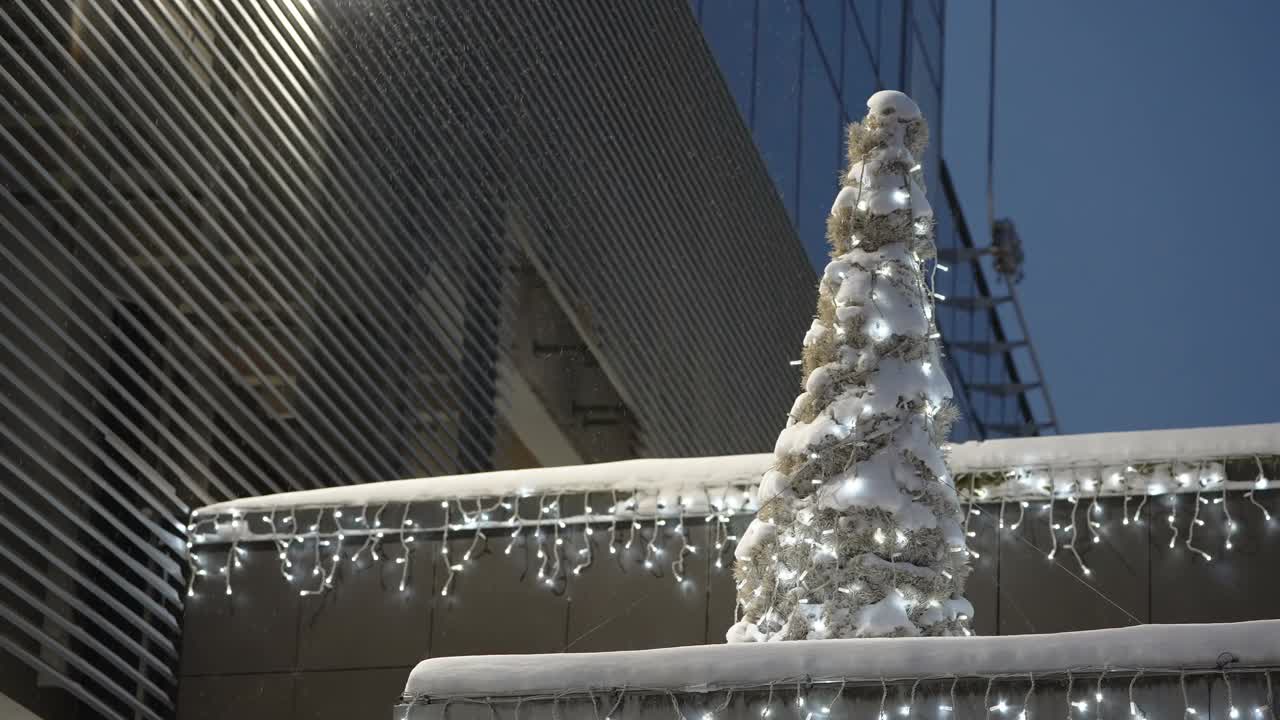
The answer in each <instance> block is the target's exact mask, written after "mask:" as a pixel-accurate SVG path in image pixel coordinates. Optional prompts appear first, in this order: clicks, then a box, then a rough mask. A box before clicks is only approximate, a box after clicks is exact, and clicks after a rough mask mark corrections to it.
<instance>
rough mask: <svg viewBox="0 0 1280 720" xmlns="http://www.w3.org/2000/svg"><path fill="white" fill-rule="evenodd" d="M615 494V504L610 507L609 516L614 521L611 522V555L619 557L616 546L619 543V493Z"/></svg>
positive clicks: (615, 491) (615, 492) (614, 492)
mask: <svg viewBox="0 0 1280 720" xmlns="http://www.w3.org/2000/svg"><path fill="white" fill-rule="evenodd" d="M612 492H613V504H612V505H610V506H609V514H610V515H611V516H612V519H611V520H610V521H609V554H610V555H617V554H618V548H617V547H615V545H616V544H617V542H618V491H617V490H614V491H612Z"/></svg>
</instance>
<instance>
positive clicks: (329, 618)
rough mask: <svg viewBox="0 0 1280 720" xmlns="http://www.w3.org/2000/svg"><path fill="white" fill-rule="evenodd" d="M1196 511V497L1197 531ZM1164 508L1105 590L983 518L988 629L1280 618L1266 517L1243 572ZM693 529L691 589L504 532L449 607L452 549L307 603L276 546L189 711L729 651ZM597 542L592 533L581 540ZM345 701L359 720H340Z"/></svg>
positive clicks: (197, 616)
mask: <svg viewBox="0 0 1280 720" xmlns="http://www.w3.org/2000/svg"><path fill="white" fill-rule="evenodd" d="M1190 499H1191V496H1182V497H1181V498H1180V502H1181V508H1182V510H1183V513H1184V514H1183V515H1182V523H1183V524H1185V523H1186V522H1187V521H1188V520H1189V516H1188V515H1187V514H1186V513H1187V512H1188V511H1189V507H1190V505H1189V501H1190ZM1259 499H1260V500H1261V502H1263V503H1264V504H1265V505H1267V507H1268V508H1271V509H1272V511H1273V514H1277V515H1280V513H1276V512H1275V510H1277V509H1280V507H1278V504H1280V492H1276V491H1271V492H1266V493H1259ZM1165 502H1166V501H1165V500H1157V501H1152V502H1150V503H1148V504H1147V506H1146V507H1145V508H1144V509H1143V522H1142V523H1140V524H1134V523H1131V524H1129V525H1127V526H1125V525H1121V524H1119V523H1118V522H1115V521H1112V522H1108V523H1106V524H1105V525H1104V527H1103V528H1102V530H1101V531H1100V532H1101V533H1102V538H1101V541H1100V542H1099V543H1097V544H1091V543H1090V544H1087V546H1086V545H1085V544H1082V545H1081V546H1080V548H1079V549H1080V551H1081V555H1082V557H1083V559H1084V561H1085V563H1086V564H1088V566H1089V567H1090V568H1091V569H1092V570H1093V576H1092V580H1091V581H1089V582H1084V581H1083V580H1078V579H1076V577H1073V574H1074V575H1079V574H1080V572H1079V569H1078V567H1077V566H1076V565H1075V561H1074V558H1072V557H1071V555H1070V553H1069V552H1067V551H1064V550H1060V551H1059V553H1058V555H1057V557H1056V561H1057V562H1051V561H1049V560H1048V559H1046V558H1045V556H1044V553H1045V552H1046V551H1047V549H1048V547H1049V540H1048V535H1047V530H1046V527H1047V518H1044V516H1043V515H1042V514H1041V515H1039V516H1038V517H1037V520H1038V521H1037V522H1024V523H1023V525H1022V526H1021V527H1019V529H1018V530H1017V531H1012V530H1005V531H1004V533H1003V535H1002V536H1001V537H1000V539H999V541H998V542H997V541H996V540H995V537H996V535H995V534H994V533H993V532H990V531H989V530H990V528H989V525H990V524H992V523H994V522H996V520H995V517H994V514H995V513H996V511H997V507H996V506H983V507H982V510H983V514H982V515H981V516H975V517H974V522H973V524H972V525H971V528H972V529H974V530H975V531H976V533H977V535H976V537H975V538H974V539H973V540H971V545H972V547H973V549H974V550H976V551H977V552H979V553H980V555H981V557H980V559H979V560H977V561H976V567H975V573H974V575H973V576H972V578H971V579H970V583H969V587H968V595H969V598H970V599H971V600H972V601H973V604H974V606H975V608H976V610H977V615H976V617H975V621H976V629H977V632H978V633H979V634H981V635H996V634H1000V635H1009V634H1025V633H1050V632H1063V631H1070V630H1086V629H1092V628H1104V627H1119V626H1124V625H1129V624H1135V623H1134V620H1133V619H1131V618H1130V617H1129V615H1130V614H1131V615H1132V616H1133V617H1134V618H1136V620H1137V621H1138V622H1142V623H1188V622H1230V621H1238V620H1254V619H1263V618H1275V617H1280V606H1278V605H1277V604H1276V602H1275V600H1274V598H1275V597H1276V596H1277V593H1280V580H1278V579H1277V576H1276V573H1275V572H1274V568H1275V567H1277V565H1278V564H1280V541H1277V533H1280V527H1277V525H1276V523H1275V522H1273V523H1271V524H1266V523H1264V522H1263V521H1262V518H1261V513H1260V512H1259V511H1258V510H1257V508H1255V507H1253V506H1252V505H1250V504H1249V503H1248V501H1247V500H1246V499H1244V498H1243V497H1241V496H1239V495H1232V496H1230V497H1229V498H1228V500H1227V502H1228V503H1229V504H1230V510H1231V513H1232V515H1233V516H1235V517H1236V518H1237V524H1238V526H1237V530H1236V533H1235V535H1234V538H1233V549H1232V550H1231V551H1230V555H1231V557H1230V560H1226V559H1220V560H1217V561H1215V562H1213V563H1205V562H1204V561H1203V560H1201V559H1200V558H1198V557H1196V556H1194V555H1192V554H1191V553H1190V552H1189V551H1187V550H1186V549H1185V547H1183V545H1182V544H1181V542H1179V544H1178V546H1177V547H1176V548H1175V549H1173V550H1170V549H1169V547H1168V542H1169V532H1168V528H1167V525H1166V524H1165V522H1164V518H1165V517H1166V515H1167V512H1168V510H1167V505H1166V504H1165ZM1101 504H1102V505H1103V517H1104V518H1107V517H1110V518H1114V517H1116V516H1118V513H1119V512H1120V510H1119V507H1120V501H1119V500H1115V501H1110V500H1108V501H1105V502H1103V503H1101ZM1133 507H1136V506H1131V512H1132V511H1133ZM1068 508H1069V505H1067V504H1066V503H1059V504H1058V508H1057V511H1058V512H1057V514H1055V519H1057V520H1058V521H1059V522H1060V523H1061V524H1063V525H1064V526H1065V525H1066V524H1067V523H1068V522H1069V520H1068V517H1067V513H1068ZM1041 512H1042V511H1040V510H1039V509H1032V510H1029V511H1028V515H1029V517H1030V515H1031V513H1041ZM1220 513H1221V509H1220V506H1214V509H1213V510H1206V511H1205V517H1206V519H1207V520H1208V522H1206V524H1205V525H1204V526H1203V527H1199V528H1198V529H1197V537H1199V538H1201V539H1202V540H1203V544H1202V545H1201V546H1202V547H1204V548H1208V549H1213V550H1220V549H1221V548H1222V547H1223V544H1224V537H1223V534H1222V527H1223V524H1222V523H1221V522H1218V514H1220ZM1153 519H1154V520H1155V522H1154V523H1153V522H1152V521H1153ZM745 522H746V518H739V523H740V524H745ZM689 529H690V541H691V543H692V544H694V545H695V546H697V547H698V548H699V554H697V555H695V556H692V557H690V558H689V559H688V561H687V570H688V578H687V580H688V582H687V583H686V584H683V585H678V584H677V583H676V582H675V581H674V580H673V579H672V578H671V577H670V576H669V574H667V571H666V569H665V564H664V565H663V566H662V567H661V568H655V571H658V570H661V571H662V576H660V577H655V576H653V575H652V574H651V571H649V570H646V569H645V568H644V567H643V565H642V562H643V553H642V552H641V551H640V550H639V543H637V545H636V546H633V548H632V550H631V551H629V552H626V553H622V552H620V553H619V554H618V555H616V556H610V555H608V552H607V548H606V546H605V543H606V542H607V541H606V537H607V533H603V532H596V533H595V535H594V536H593V537H594V547H595V550H596V556H595V557H596V561H595V564H594V565H593V566H592V567H590V568H588V569H586V570H584V571H583V572H582V574H581V575H579V576H571V577H570V579H569V580H568V582H567V583H566V585H565V587H564V591H563V593H559V594H557V593H553V592H551V591H549V590H547V589H546V588H545V587H544V586H542V585H541V584H540V583H539V582H538V581H537V577H536V573H537V568H538V562H539V561H538V559H537V558H536V557H535V555H534V549H533V547H532V546H530V545H529V544H527V543H523V542H522V543H520V544H517V545H516V547H515V548H513V551H512V553H511V554H510V555H508V554H505V553H504V550H505V549H506V547H507V542H508V541H509V538H507V537H506V536H505V535H500V536H498V537H496V538H491V539H490V540H489V543H488V546H487V548H486V550H485V551H484V552H483V553H481V554H480V555H479V556H477V557H476V558H475V561H474V562H473V564H472V565H471V566H469V567H468V568H467V569H466V571H465V572H464V573H463V574H460V575H458V576H457V577H455V579H454V585H453V588H452V590H451V592H450V594H449V596H448V597H442V596H441V595H440V594H439V591H440V588H441V586H442V583H443V580H444V573H443V572H442V570H443V566H442V565H441V563H440V560H439V558H440V557H441V556H440V542H439V540H438V539H437V540H433V541H428V542H421V543H418V548H417V550H416V552H415V553H414V555H413V563H414V564H413V566H412V568H411V570H412V573H411V584H410V590H409V592H406V593H403V594H401V593H399V592H397V586H398V583H399V578H400V575H399V566H397V565H395V564H394V563H385V564H381V565H377V566H370V565H369V564H368V562H367V557H366V562H365V564H364V566H363V569H357V570H354V571H351V570H346V571H344V572H343V576H342V577H341V578H340V580H339V582H338V584H337V586H336V588H335V589H334V590H332V591H330V592H329V593H328V594H326V595H324V596H313V597H300V596H299V595H298V589H299V585H298V584H296V583H295V584H293V585H290V584H288V583H286V582H285V580H284V579H283V578H282V577H281V575H280V571H279V560H278V558H277V556H276V552H275V551H274V549H271V548H265V547H260V548H254V549H252V550H251V551H250V553H249V555H248V556H247V557H246V558H245V565H244V567H243V568H242V569H240V570H238V571H237V572H236V574H235V576H234V580H235V593H234V594H233V595H231V596H229V597H228V596H226V595H225V594H223V593H222V592H221V590H222V586H221V584H220V582H221V581H220V580H218V579H210V580H209V581H208V585H207V586H205V589H203V590H202V591H201V592H200V594H199V595H198V596H197V597H196V598H194V599H192V600H191V601H190V602H189V605H188V609H187V614H186V620H185V626H184V642H183V653H182V656H183V660H182V677H181V681H180V684H181V689H182V691H181V693H180V698H179V717H181V718H183V719H184V720H185V719H187V718H201V719H204V718H224V717H225V718H232V717H235V718H241V719H247V718H257V717H263V718H266V717H271V718H277V719H278V718H287V717H294V718H313V717H315V718H319V717H377V718H384V717H387V713H389V712H390V708H391V707H392V705H393V704H394V702H395V700H396V697H397V695H398V693H399V692H400V690H401V689H402V688H403V684H404V681H405V679H406V678H407V676H408V673H409V670H410V669H411V668H412V667H413V666H414V665H415V664H416V663H417V662H418V661H420V660H423V659H425V658H428V657H438V656H445V655H460V654H492V653H545V652H566V651H568V652H590V651H603V650H632V649H644V648H654V647H668V646H677V645H696V644H701V643H719V642H723V637H724V632H725V630H726V629H728V627H729V625H730V624H731V623H732V622H733V600H734V587H733V579H732V575H731V571H730V569H729V567H728V566H726V567H725V568H724V569H717V568H715V567H714V565H713V563H714V558H713V557H712V556H709V555H708V554H707V553H706V550H705V548H706V547H707V540H706V538H707V532H706V528H705V527H703V526H701V525H698V526H694V525H693V524H692V523H691V524H690V528H689ZM739 529H741V528H739ZM645 532H646V533H647V532H648V527H647V526H646V530H645ZM1060 535H1061V536H1062V537H1067V536H1068V535H1067V534H1065V533H1060ZM1082 537H1087V535H1085V534H1083V533H1082ZM1183 537H1185V536H1183ZM581 542H582V538H581V535H580V534H579V533H578V532H577V531H575V532H574V533H573V535H572V541H571V542H567V543H566V546H570V545H571V546H574V547H577V546H580V544H581ZM469 543H470V537H467V536H463V537H458V538H456V539H451V540H450V548H451V553H452V557H454V558H457V557H460V555H461V553H462V552H464V551H465V550H466V547H467V545H469ZM1198 544H1199V543H1198ZM667 546H668V547H671V544H670V543H668V545H667ZM355 548H356V546H355V545H351V546H350V547H348V548H347V550H346V552H347V554H348V555H349V554H350V553H351V552H353V551H354V550H355ZM388 550H389V552H393V553H394V552H397V551H398V548H396V547H395V546H388ZM726 565H728V563H726ZM333 695H339V696H341V697H340V704H339V701H337V700H333V701H331V700H330V699H329V698H330V697H331V696H333ZM339 707H340V708H341V709H342V712H343V714H342V715H337V714H331V713H332V712H334V711H335V709H336V708H339Z"/></svg>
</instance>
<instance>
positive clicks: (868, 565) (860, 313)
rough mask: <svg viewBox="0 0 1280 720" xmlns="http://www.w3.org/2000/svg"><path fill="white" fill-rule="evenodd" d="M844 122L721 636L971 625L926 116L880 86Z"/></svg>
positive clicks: (865, 633) (838, 634)
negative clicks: (766, 462)
mask: <svg viewBox="0 0 1280 720" xmlns="http://www.w3.org/2000/svg"><path fill="white" fill-rule="evenodd" d="M867 107H868V108H869V112H868V113H867V116H866V118H864V119H863V120H862V122H860V123H855V124H853V125H851V126H850V127H849V163H850V164H849V170H848V173H847V174H846V175H845V176H844V179H843V182H842V185H843V187H842V188H841V190H840V193H839V195H838V196H837V197H836V201H835V204H834V205H833V206H832V209H831V216H830V218H829V220H828V224H827V237H828V240H829V241H830V243H831V247H832V260H831V262H830V263H829V264H828V265H827V267H826V270H825V271H824V272H823V274H822V278H821V281H820V284H819V288H818V313H817V318H816V319H815V320H814V321H813V325H812V327H811V328H810V329H809V332H808V334H807V335H806V336H805V339H804V359H803V362H802V364H803V373H804V391H803V392H801V393H800V396H799V397H797V398H796V401H795V404H794V405H793V406H792V408H791V412H790V417H789V419H788V421H787V426H786V429H784V430H783V431H782V433H781V434H780V435H779V437H778V442H777V445H776V446H775V448H774V454H775V464H774V468H773V469H772V470H770V471H769V472H768V473H766V474H765V476H764V478H763V479H762V481H761V483H760V487H759V489H758V491H757V492H758V498H757V500H758V502H759V505H760V512H759V514H758V516H757V518H756V519H755V520H753V521H752V523H751V526H750V527H749V528H748V529H747V531H746V532H745V533H744V535H743V538H742V541H741V542H740V544H739V546H738V548H737V551H736V554H737V560H738V562H737V568H736V574H737V578H738V602H739V606H740V608H741V611H742V616H741V620H740V621H739V622H738V623H737V624H735V625H734V626H733V627H732V628H731V629H730V630H729V633H728V640H729V642H752V641H769V640H797V639H818V638H852V637H882V636H911V635H960V634H965V635H967V634H969V617H970V616H971V615H972V614H973V608H972V606H971V605H970V604H969V602H968V601H967V600H966V599H965V598H964V595H963V589H964V582H965V578H966V577H967V575H968V573H969V567H968V557H969V552H968V550H967V548H966V546H965V534H964V531H963V528H962V525H961V523H962V520H963V517H962V514H961V513H962V511H961V508H960V505H959V502H958V500H957V497H956V494H955V491H954V488H953V486H952V478H951V476H950V474H949V473H948V471H947V464H946V459H945V457H944V455H943V451H942V449H941V446H942V443H943V442H944V441H945V440H946V436H947V433H948V430H949V427H950V424H951V422H952V419H953V418H954V416H955V412H954V409H953V408H952V406H951V404H950V399H951V386H950V384H949V383H948V382H947V378H946V375H945V374H944V372H943V369H942V365H941V362H940V356H939V349H938V337H939V336H938V333H937V329H936V325H935V323H934V318H933V301H934V293H933V291H932V281H931V277H930V276H931V274H932V273H931V268H930V266H929V263H930V261H931V260H932V259H933V258H934V257H935V247H934V243H933V213H932V210H931V209H930V207H929V203H928V201H927V200H926V199H925V190H924V180H923V176H922V175H921V167H920V160H919V159H920V158H921V157H922V156H923V153H924V149H925V146H926V144H927V143H928V126H927V125H926V123H925V121H924V119H923V118H922V117H921V114H920V110H919V108H918V107H917V106H916V104H915V103H914V102H913V101H912V100H911V98H909V97H907V96H906V95H904V94H903V93H900V92H896V91H891V90H886V91H882V92H878V93H876V94H875V95H872V96H871V99H870V100H868V101H867Z"/></svg>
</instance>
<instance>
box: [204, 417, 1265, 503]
mask: <svg viewBox="0 0 1280 720" xmlns="http://www.w3.org/2000/svg"><path fill="white" fill-rule="evenodd" d="M1275 456H1280V423H1272V424H1266V425H1234V426H1227V427H1217V428H1196V429H1187V430H1148V431H1141V432H1118V433H1095V434H1088V435H1057V436H1051V437H1032V438H1008V439H1000V440H985V441H975V442H966V443H960V444H957V445H953V446H951V452H950V458H949V463H950V465H951V472H952V474H953V475H954V476H956V478H957V483H956V484H957V486H958V487H959V488H960V490H961V491H964V490H965V488H966V482H965V479H966V478H967V477H970V476H976V475H984V474H1001V473H1011V472H1018V473H1021V474H1026V475H1032V474H1034V473H1036V472H1045V473H1047V472H1049V471H1052V473H1053V475H1055V476H1056V478H1057V483H1058V484H1060V483H1062V482H1064V480H1063V478H1064V477H1065V475H1066V474H1067V473H1069V472H1070V471H1071V470H1073V469H1074V470H1076V471H1077V472H1078V474H1080V475H1083V474H1084V473H1085V471H1086V470H1091V469H1092V470H1097V471H1099V474H1101V471H1103V470H1106V469H1110V468H1118V469H1120V471H1123V469H1124V468H1126V467H1135V468H1136V467H1137V466H1142V465H1156V464H1166V465H1167V464H1173V463H1179V464H1185V465H1190V466H1198V465H1204V464H1211V463H1220V462H1221V461H1222V460H1225V459H1232V458H1268V457H1275ZM772 463H773V454H772V453H758V454H751V455H725V456H720V457H699V458H678V459H641V460H623V461H620V462H609V463H596V464H592V465H575V466H569V467H550V468H533V469H528V470H500V471H496V472H486V473H474V474H469V475H450V476H442V477H426V478H411V479H405V480H390V481H385V482H376V483H365V484H362V485H350V486H344V487H334V488H322V489H318V490H303V491H298V492H287V493H276V494H272V495H261V496H258V497H251V498H241V499H237V500H228V501H226V502H221V503H216V504H213V505H206V506H204V507H201V508H198V509H196V510H195V511H194V512H193V514H192V515H193V517H194V518H197V519H199V518H205V517H212V516H215V515H219V514H230V513H250V512H262V511H270V510H272V509H280V508H296V509H311V508H325V507H362V506H366V505H368V506H376V505H383V504H400V503H418V502H428V501H432V500H435V501H442V500H453V499H457V498H495V497H516V496H520V497H530V496H536V495H549V496H554V495H557V494H574V493H584V492H591V493H611V492H615V491H616V492H619V493H625V494H630V493H632V492H635V491H640V492H642V493H644V494H654V493H664V494H665V495H666V496H668V497H669V498H671V499H672V500H673V502H674V498H676V497H686V498H688V499H689V500H690V501H691V502H693V503H697V502H700V501H704V500H703V498H704V496H705V495H706V494H707V493H710V494H711V495H712V497H715V495H716V494H717V493H718V492H719V491H721V490H722V489H724V488H749V487H751V486H754V485H755V484H756V483H758V482H759V481H760V477H761V476H762V475H763V474H764V473H765V471H767V470H768V469H769V467H770V466H771V464H772ZM1275 482H1276V481H1275V480H1274V479H1272V480H1271V483H1272V484H1275ZM1271 486H1272V485H1266V486H1265V487H1271ZM1101 489H1102V491H1103V492H1104V493H1105V494H1119V492H1117V491H1116V490H1115V489H1114V488H1112V487H1104V488H1101ZM1169 489H1177V488H1169ZM1138 494H1141V493H1138ZM991 497H992V496H990V495H989V496H988V498H987V499H991Z"/></svg>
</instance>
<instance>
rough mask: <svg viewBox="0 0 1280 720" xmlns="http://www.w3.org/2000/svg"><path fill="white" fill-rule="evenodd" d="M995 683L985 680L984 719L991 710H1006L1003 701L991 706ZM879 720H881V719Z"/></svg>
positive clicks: (994, 679)
mask: <svg viewBox="0 0 1280 720" xmlns="http://www.w3.org/2000/svg"><path fill="white" fill-rule="evenodd" d="M995 681H996V677H995V676H994V675H992V676H990V677H988V678H987V691H986V692H985V693H983V695H982V708H983V717H984V718H990V717H991V711H992V710H1000V712H1004V711H1005V709H1007V708H1005V705H1004V701H1003V700H1001V701H1000V702H999V703H998V704H996V705H992V704H991V686H992V685H993V684H995ZM881 720H883V718H881Z"/></svg>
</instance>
